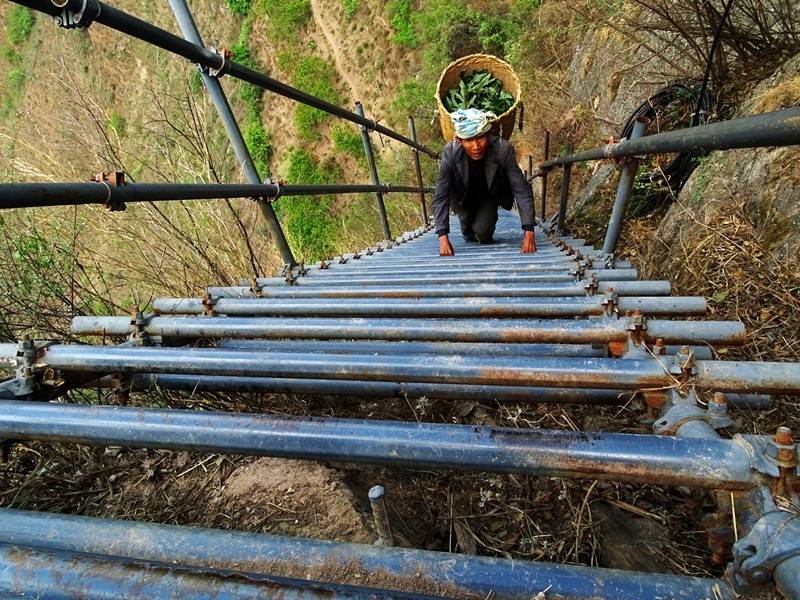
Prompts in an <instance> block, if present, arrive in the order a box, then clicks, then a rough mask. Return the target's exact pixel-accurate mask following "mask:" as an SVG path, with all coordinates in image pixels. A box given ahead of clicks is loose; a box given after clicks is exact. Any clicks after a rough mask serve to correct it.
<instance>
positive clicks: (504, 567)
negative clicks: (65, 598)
mask: <svg viewBox="0 0 800 600" xmlns="http://www.w3.org/2000/svg"><path fill="white" fill-rule="evenodd" d="M0 540H1V541H3V542H6V543H16V544H21V545H30V546H42V547H47V548H54V549H59V550H64V551H73V552H74V551H79V552H84V553H91V554H98V555H112V556H120V557H128V558H133V559H137V560H145V561H159V562H176V563H179V564H182V565H189V566H194V567H201V568H212V569H228V570H233V571H240V572H245V573H255V574H265V573H267V574H270V575H280V576H286V577H294V578H298V579H300V578H306V577H309V578H314V579H317V580H323V581H324V580H325V579H326V578H327V579H329V578H331V577H332V576H334V577H335V576H337V575H338V576H339V577H342V578H343V579H345V581H343V583H350V584H356V585H359V586H365V587H373V586H376V585H380V586H383V587H389V586H394V587H402V589H404V590H407V591H408V592H409V593H411V594H420V593H422V594H424V593H429V594H431V593H432V594H433V595H435V596H441V597H457V598H478V599H482V598H488V597H492V598H497V599H498V600H531V598H533V597H534V596H535V595H536V594H537V593H539V592H541V591H543V590H545V589H547V590H548V592H547V595H548V597H550V598H559V599H565V600H600V599H609V600H611V599H614V600H643V599H644V598H670V599H674V600H698V599H700V598H703V599H706V598H713V599H714V600H733V598H734V597H735V596H734V594H733V592H732V591H731V589H730V587H729V586H728V585H727V584H726V583H725V582H723V581H721V580H719V579H700V578H695V577H684V576H677V575H662V574H658V573H631V572H626V571H620V570H615V569H599V568H591V567H579V566H571V565H556V564H552V563H546V562H528V561H520V560H508V559H502V558H489V557H482V556H465V555H459V554H449V553H444V552H430V551H424V550H408V549H403V548H385V547H379V546H364V545H356V544H342V543H336V542H327V541H323V540H308V539H298V538H285V537H278V536H270V535H263V534H254V533H242V532H236V531H222V530H213V529H201V528H195V527H177V526H174V525H159V524H153V523H138V522H133V521H120V520H105V519H96V518H90V517H80V516H72V515H55V514H48V513H35V512H26V511H19V510H10V509H0ZM354 564H356V565H358V567H359V568H358V569H356V570H353V569H350V568H347V566H348V565H354ZM332 574H336V575H332ZM348 574H350V575H348ZM353 574H357V575H358V576H359V577H358V578H355V577H354V576H353Z"/></svg>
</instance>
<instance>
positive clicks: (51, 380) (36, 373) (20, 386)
mask: <svg viewBox="0 0 800 600" xmlns="http://www.w3.org/2000/svg"><path fill="white" fill-rule="evenodd" d="M51 344H52V342H35V341H34V340H32V339H31V338H30V337H29V336H27V335H23V336H22V337H21V338H20V340H19V342H17V356H16V359H17V360H16V367H15V369H14V377H13V378H11V379H8V380H7V381H4V382H3V383H1V384H0V398H5V399H10V400H13V399H20V398H27V397H30V396H32V395H33V394H34V393H39V392H41V390H42V388H43V387H51V388H56V387H60V386H62V385H63V384H64V382H63V381H62V380H61V375H60V373H59V372H58V371H56V370H54V369H49V368H46V367H44V366H42V365H40V364H39V357H40V356H41V352H42V350H44V349H45V348H47V347H48V346H49V345H51ZM47 395H48V397H49V396H50V394H49V393H48V394H47Z"/></svg>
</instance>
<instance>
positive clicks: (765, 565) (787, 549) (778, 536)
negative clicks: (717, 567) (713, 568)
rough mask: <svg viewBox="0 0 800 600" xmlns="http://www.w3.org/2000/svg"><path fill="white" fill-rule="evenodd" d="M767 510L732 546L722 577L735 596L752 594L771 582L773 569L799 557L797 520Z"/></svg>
mask: <svg viewBox="0 0 800 600" xmlns="http://www.w3.org/2000/svg"><path fill="white" fill-rule="evenodd" d="M772 507H773V510H769V511H768V512H766V514H764V515H763V516H762V517H761V518H760V519H758V521H756V522H755V524H754V525H753V527H752V528H751V529H750V531H749V532H748V533H747V535H746V536H745V537H743V538H740V539H739V541H737V542H736V543H734V545H733V562H732V563H730V564H729V565H728V571H727V573H726V575H728V578H729V579H730V580H731V581H732V582H733V586H734V588H735V589H736V590H737V591H739V592H753V591H756V590H758V589H759V588H760V587H761V586H764V585H767V584H769V583H771V582H772V580H773V575H774V572H775V567H777V566H778V565H779V564H780V563H782V562H783V561H785V560H789V559H792V558H795V557H798V556H800V516H799V515H797V514H794V513H792V512H789V511H784V510H780V509H778V508H777V507H776V506H775V505H774V504H772Z"/></svg>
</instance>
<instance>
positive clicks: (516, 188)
mask: <svg viewBox="0 0 800 600" xmlns="http://www.w3.org/2000/svg"><path fill="white" fill-rule="evenodd" d="M494 118H495V116H494V115H493V114H492V113H486V112H483V111H480V110H477V109H474V108H469V109H466V110H464V109H459V110H457V111H455V112H453V113H452V115H451V119H452V121H453V127H454V129H455V134H456V137H455V139H454V140H453V141H451V142H449V143H448V144H447V145H446V146H445V148H444V152H443V153H442V161H441V164H440V166H439V180H438V181H437V182H436V192H435V194H434V198H433V203H432V208H433V215H434V218H435V219H436V234H437V235H438V236H439V255H440V256H453V254H454V251H453V245H452V244H451V243H450V239H449V237H448V235H449V234H450V210H452V211H453V212H454V213H456V214H458V219H459V221H460V223H461V232H462V234H463V236H464V239H466V240H467V241H469V242H478V243H479V244H489V243H491V242H492V238H493V236H494V229H495V225H496V224H497V208H498V206H502V207H503V208H505V209H506V210H511V208H512V207H513V205H514V200H515V199H516V201H517V207H518V210H519V217H520V221H521V223H522V229H523V231H524V234H523V239H522V247H521V248H520V252H523V253H531V252H536V241H535V239H534V224H533V220H534V217H533V194H532V192H531V187H530V185H528V183H527V182H526V181H525V177H524V175H523V174H522V171H521V169H520V168H519V165H518V164H517V161H516V158H515V154H514V147H513V146H512V145H511V144H510V143H509V142H508V141H507V140H504V139H503V138H500V137H497V136H494V135H490V134H489V130H490V129H491V126H492V119H494Z"/></svg>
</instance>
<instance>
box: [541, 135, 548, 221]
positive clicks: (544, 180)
mask: <svg viewBox="0 0 800 600" xmlns="http://www.w3.org/2000/svg"><path fill="white" fill-rule="evenodd" d="M543 160H544V161H545V162H547V161H548V160H550V131H549V130H547V129H545V130H544V159H543ZM546 201H547V171H545V172H544V173H543V174H542V212H541V213H540V214H541V215H542V221H544V218H545V215H546V214H547V212H546V206H545V203H546Z"/></svg>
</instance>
